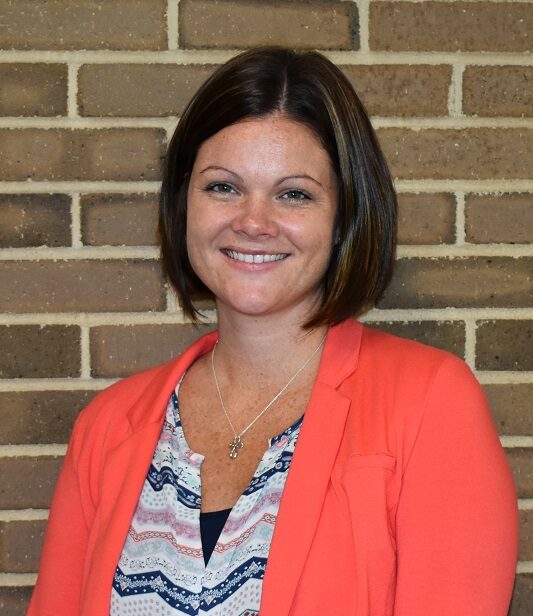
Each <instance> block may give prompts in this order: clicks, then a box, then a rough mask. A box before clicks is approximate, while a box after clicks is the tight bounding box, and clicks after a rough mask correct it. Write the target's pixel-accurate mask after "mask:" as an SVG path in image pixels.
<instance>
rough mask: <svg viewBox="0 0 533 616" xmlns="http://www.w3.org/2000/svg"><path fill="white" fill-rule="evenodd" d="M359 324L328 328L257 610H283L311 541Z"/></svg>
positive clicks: (342, 418)
mask: <svg viewBox="0 0 533 616" xmlns="http://www.w3.org/2000/svg"><path fill="white" fill-rule="evenodd" d="M360 339H361V325H359V324H358V323H355V322H348V323H344V324H341V325H339V326H337V327H334V328H331V330H330V332H329V333H328V338H327V340H326V345H325V348H324V352H323V355H322V360H321V365H320V368H319V372H318V374H317V380H316V383H315V386H314V388H313V392H312V395H311V399H310V401H309V404H308V406H307V409H306V411H305V417H304V421H303V425H302V431H301V434H300V436H299V438H298V443H297V444H296V449H295V452H294V457H293V460H292V462H291V468H290V470H289V476H288V477H287V483H286V485H285V489H284V492H283V497H282V500H281V504H280V509H279V512H278V517H277V520H276V527H275V530H274V537H273V540H272V546H271V548H270V554H269V557H268V564H267V568H266V571H265V578H264V580H263V592H262V602H261V616H286V615H288V614H289V612H290V608H291V604H292V602H293V599H294V594H295V592H296V588H297V585H298V580H299V578H300V575H301V573H302V569H303V567H304V565H305V560H306V558H307V554H308V552H309V548H310V547H311V542H312V540H313V536H314V533H315V529H316V526H317V524H318V521H319V519H320V512H321V510H322V504H323V501H324V498H325V494H326V490H327V487H328V483H329V479H330V477H331V471H332V468H333V465H334V462H335V459H336V456H337V452H338V449H339V446H340V442H341V439H342V435H343V433H344V426H345V423H346V418H347V415H348V410H349V408H350V402H351V400H350V398H347V397H345V396H343V395H341V394H340V393H339V392H338V391H337V390H336V387H338V385H339V384H340V383H341V382H342V381H343V380H344V379H345V378H346V377H347V376H348V375H349V374H351V373H353V371H354V370H355V369H356V366H357V358H358V353H359V344H360Z"/></svg>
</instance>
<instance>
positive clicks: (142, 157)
mask: <svg viewBox="0 0 533 616" xmlns="http://www.w3.org/2000/svg"><path fill="white" fill-rule="evenodd" d="M164 139H165V133H164V131H162V130H159V129H152V128H113V129H102V130H89V129H85V130H69V129H46V130H43V129H37V128H27V129H21V130H9V129H2V130H0V158H1V159H2V161H3V164H2V171H1V179H3V180H10V181H23V180H30V179H31V180H137V181H138V180H157V179H158V178H159V169H160V158H161V157H162V155H163V142H164ZM45 154H46V155H45Z"/></svg>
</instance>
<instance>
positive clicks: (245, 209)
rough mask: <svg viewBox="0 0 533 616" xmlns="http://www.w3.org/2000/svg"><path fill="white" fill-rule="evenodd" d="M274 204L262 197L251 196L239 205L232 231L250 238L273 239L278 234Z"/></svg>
mask: <svg viewBox="0 0 533 616" xmlns="http://www.w3.org/2000/svg"><path fill="white" fill-rule="evenodd" d="M274 207H275V206H274V204H273V203H272V202H271V201H269V200H268V199H266V198H265V197H260V196H253V197H252V196H250V197H247V198H246V199H243V200H242V201H241V203H240V204H239V210H238V212H237V213H236V215H235V217H234V218H233V221H232V229H233V231H235V232H236V233H241V234H243V235H246V236H248V237H250V238H261V237H263V236H264V237H272V236H275V235H276V234H277V232H278V224H277V222H276V219H275V211H274Z"/></svg>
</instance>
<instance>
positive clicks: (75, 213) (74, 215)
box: [70, 192, 83, 248]
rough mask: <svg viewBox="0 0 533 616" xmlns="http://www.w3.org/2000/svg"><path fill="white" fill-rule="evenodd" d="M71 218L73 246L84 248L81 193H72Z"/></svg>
mask: <svg viewBox="0 0 533 616" xmlns="http://www.w3.org/2000/svg"><path fill="white" fill-rule="evenodd" d="M70 219H71V223H70V224H71V227H70V229H71V240H72V248H82V246H83V244H82V241H81V206H80V193H78V192H73V193H71V202H70Z"/></svg>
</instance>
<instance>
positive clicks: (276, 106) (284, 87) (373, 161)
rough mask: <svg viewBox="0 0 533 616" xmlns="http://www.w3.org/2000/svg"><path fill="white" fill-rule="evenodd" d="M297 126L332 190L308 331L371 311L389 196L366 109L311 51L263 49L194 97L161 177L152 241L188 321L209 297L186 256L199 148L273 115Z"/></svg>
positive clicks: (381, 276)
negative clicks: (233, 127)
mask: <svg viewBox="0 0 533 616" xmlns="http://www.w3.org/2000/svg"><path fill="white" fill-rule="evenodd" d="M275 112H278V113H283V114H284V115H286V116H287V117H289V118H291V119H293V120H295V121H297V122H300V123H302V124H305V125H306V126H308V127H310V128H311V129H312V130H313V132H314V133H315V134H316V136H317V137H318V139H319V140H320V142H321V143H322V145H323V147H324V148H325V150H326V151H327V152H328V154H329V157H330V159H331V162H332V164H333V168H334V169H335V172H336V174H337V178H338V184H339V195H338V206H337V215H336V222H335V232H334V237H335V242H334V245H333V249H332V255H331V260H330V263H329V266H328V269H327V271H326V274H325V276H324V287H323V295H322V301H321V303H320V305H319V306H318V307H317V309H316V311H315V313H314V314H313V315H312V316H311V318H310V319H309V321H308V322H307V323H306V327H314V326H317V325H321V324H330V325H333V324H335V323H339V322H340V321H342V320H344V319H346V318H347V317H349V316H355V315H358V314H360V313H361V312H363V311H364V310H366V309H368V308H369V307H371V306H372V305H373V304H374V303H375V302H376V301H377V300H378V299H379V297H380V296H381V294H382V293H383V291H384V290H385V287H386V286H387V284H388V282H389V280H390V277H391V274H392V267H393V261H394V254H395V246H396V210H397V205H396V195H395V192H394V188H393V183H392V179H391V175H390V172H389V169H388V167H387V163H386V161H385V158H384V156H383V154H382V152H381V148H380V147H379V144H378V141H377V138H376V136H375V133H374V130H373V129H372V126H371V124H370V120H369V119H368V116H367V114H366V112H365V109H364V107H363V105H362V103H361V101H360V100H359V98H358V97H357V94H356V93H355V91H354V89H353V87H352V86H351V84H350V82H349V81H348V79H347V78H346V76H345V75H344V74H343V73H342V72H341V71H340V69H338V68H337V67H336V66H335V65H334V64H333V63H332V62H330V61H329V60H328V59H327V58H325V57H324V56H323V55H321V54H319V53H317V52H314V51H305V52H295V51H292V50H290V49H284V48H273V47H264V48H257V49H252V50H250V51H246V52H244V53H241V54H239V55H238V56H235V57H234V58H232V59H231V60H229V61H228V62H226V63H225V64H223V65H222V66H220V67H219V68H218V69H217V70H216V71H215V72H214V73H213V75H211V77H210V78H209V79H208V80H207V81H206V82H205V83H204V84H203V85H202V86H201V87H200V89H199V90H198V92H197V93H196V94H195V95H194V97H193V98H192V100H191V101H190V103H189V104H188V106H187V107H186V109H185V111H184V112H183V114H182V116H181V119H180V121H179V123H178V126H177V128H176V131H175V133H174V136H173V138H172V140H171V142H170V145H169V149H168V153H167V157H166V160H165V166H164V172H163V185H162V189H161V198H160V216H159V231H160V237H161V255H162V260H163V266H164V269H165V271H166V274H167V277H168V279H169V280H170V282H171V283H172V285H173V286H174V288H175V289H176V292H177V294H178V299H179V301H180V305H181V307H182V309H183V311H184V312H185V314H186V315H187V316H189V317H190V318H192V319H193V320H195V321H197V320H198V316H199V312H198V310H197V309H196V308H195V306H194V304H193V297H197V296H205V295H209V294H210V292H209V289H207V288H206V286H205V285H204V284H203V282H202V281H201V280H200V279H199V278H198V276H197V275H196V274H195V272H194V271H193V269H192V267H191V264H190V262H189V258H188V255H187V247H186V221H187V188H188V180H189V177H190V173H191V171H192V168H193V165H194V161H195V159H196V155H197V153H198V149H199V148H200V146H201V144H202V143H203V142H204V141H206V140H207V139H209V138H210V137H211V136H213V135H214V134H215V133H217V132H218V131H220V130H222V129H223V128H225V127H226V126H229V125H230V124H234V123H236V122H239V121H240V120H244V119H245V118H250V117H264V116H267V115H269V114H272V113H275Z"/></svg>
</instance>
